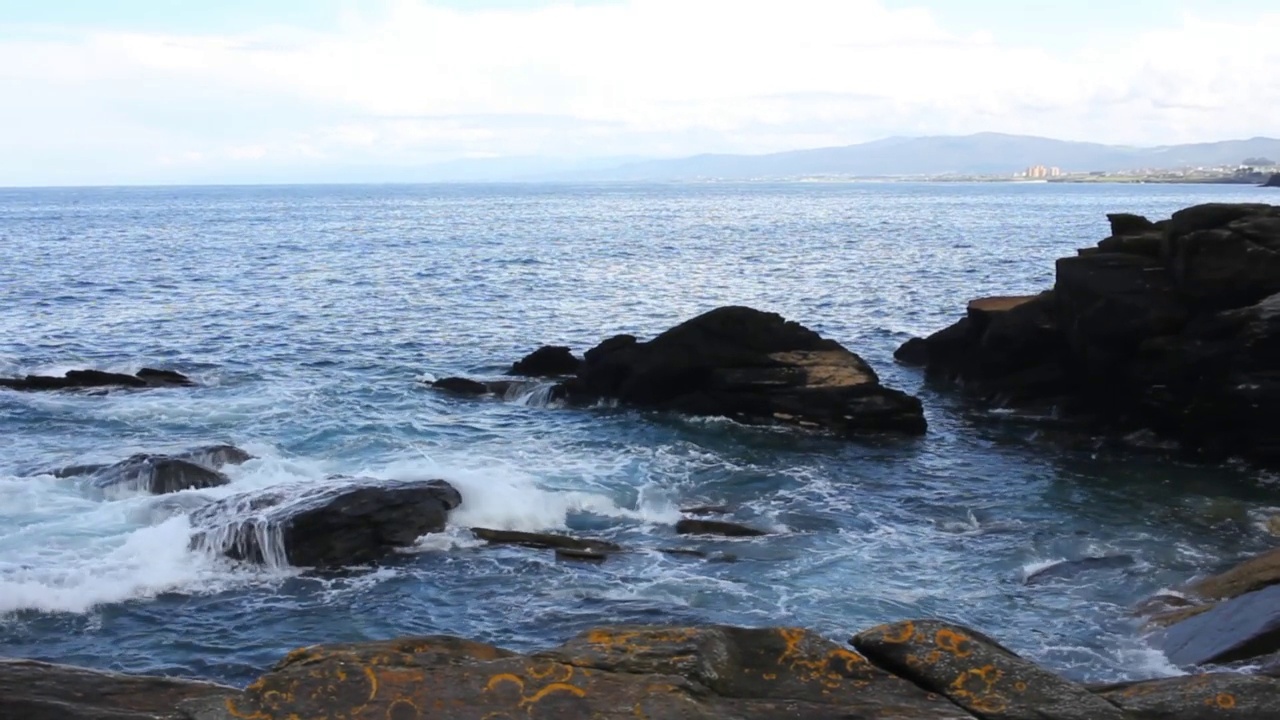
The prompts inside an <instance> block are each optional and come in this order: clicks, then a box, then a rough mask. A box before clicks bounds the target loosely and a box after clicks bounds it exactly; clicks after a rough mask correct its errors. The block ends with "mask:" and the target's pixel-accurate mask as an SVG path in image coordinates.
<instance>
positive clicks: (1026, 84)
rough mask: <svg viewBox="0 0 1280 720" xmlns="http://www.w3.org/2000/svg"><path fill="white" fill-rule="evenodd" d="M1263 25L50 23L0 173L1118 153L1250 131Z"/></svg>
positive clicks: (835, 8) (816, 2)
mask: <svg viewBox="0 0 1280 720" xmlns="http://www.w3.org/2000/svg"><path fill="white" fill-rule="evenodd" d="M14 35H15V33H13V32H10V33H8V35H7V36H8V37H10V38H13V37H14ZM1277 36H1280V14H1267V15H1260V16H1258V17H1256V18H1254V19H1253V21H1252V22H1249V23H1247V24H1232V23H1225V22H1215V21H1211V20H1208V19H1204V18H1200V17H1195V16H1191V15H1186V16H1182V17H1178V18H1172V19H1171V22H1170V23H1169V24H1168V25H1167V26H1165V27H1156V28H1152V29H1150V30H1145V31H1143V30H1141V29H1135V30H1134V32H1133V34H1132V36H1131V37H1130V41H1129V42H1126V43H1124V44H1123V45H1099V46H1082V47H1080V48H1077V49H1076V50H1075V51H1073V52H1070V53H1067V54H1063V53H1061V52H1050V51H1048V50H1046V49H1043V48H1041V47H1038V46H1037V45H1036V44H1035V43H1034V40H1033V39H1032V40H1029V41H1028V42H1025V43H1019V44H1007V43H1006V44H1001V43H999V42H997V41H996V40H995V39H994V36H993V35H992V34H991V33H989V32H979V33H973V34H967V35H966V34H959V33H956V32H953V31H951V30H949V29H948V28H946V27H943V26H942V25H941V24H940V22H939V21H938V20H937V19H935V17H934V16H932V15H931V14H929V13H928V12H926V11H924V10H919V9H901V10H893V9H888V8H886V7H885V6H884V5H883V4H882V3H881V2H879V1H878V0H787V1H786V2H783V1H782V0H776V1H774V0H768V1H766V0H737V1H733V2H731V1H729V0H630V1H629V2H623V3H618V4H609V5H587V6H575V5H570V4H562V5H553V6H547V7H540V8H531V9H511V10H483V11H467V10H458V9H453V8H448V7H443V6H437V5H433V4H431V3H430V2H429V1H428V0H396V1H394V2H389V3H386V4H384V5H381V6H378V7H377V9H376V10H371V11H368V10H367V11H366V12H365V14H357V15H348V16H345V17H344V18H343V19H342V21H341V22H340V23H339V24H338V25H337V26H336V27H335V28H334V29H332V30H330V31H324V32H321V31H315V30H301V29H294V28H286V27H269V28H262V29H260V30H257V31H254V32H250V33H245V34H242V35H235V36H231V35H204V34H194V33H193V34H187V35H175V34H169V35H164V34H156V33H139V32H134V33H127V32H110V31H94V30H62V31H60V32H56V33H48V32H45V33H41V34H39V35H33V36H31V37H28V39H9V40H0V92H2V93H4V97H6V98H17V99H19V100H20V102H7V103H5V104H4V106H5V107H4V108H3V109H0V151H2V152H5V153H6V154H7V155H10V156H11V157H22V158H25V159H26V163H25V165H27V166H29V168H28V171H26V172H24V171H23V169H22V168H21V167H18V166H14V167H10V168H8V174H7V175H0V183H6V182H10V183H11V182H23V181H24V180H23V178H32V179H31V180H28V181H41V178H45V179H46V181H57V178H61V177H68V178H70V177H73V176H76V177H79V176H84V177H85V178H98V177H101V178H103V179H109V178H116V179H117V180H123V181H130V180H137V179H142V178H146V177H149V173H152V172H153V171H155V170H156V169H158V168H173V167H178V166H181V167H183V168H189V167H193V166H201V165H203V166H205V167H207V168H210V169H211V171H213V170H215V169H216V170H218V171H219V172H230V171H232V170H234V169H237V168H238V169H239V171H242V172H244V173H246V175H245V176H246V177H251V172H252V169H253V168H255V167H259V168H268V167H270V168H276V169H279V168H285V167H288V166H289V165H290V163H307V164H309V166H315V165H317V164H320V165H323V164H324V163H331V164H350V163H361V164H366V165H376V164H389V165H406V164H414V163H423V162H435V161H441V160H448V159H451V158H459V157H476V156H484V157H495V156H528V155H559V156H569V157H586V156H601V155H612V154H627V155H676V154H689V153H696V152H703V151H713V152H768V151H776V150H784V149H792V148H797V147H805V146H814V145H821V144H846V143H852V142H858V141H863V140H869V139H874V138H876V137H881V136H884V135H889V134H933V133H968V132H978V131H984V130H995V131H1004V132H1024V133H1033V134H1040V135H1048V136H1054V137H1063V138H1070V139H1087V140H1097V141H1103V142H1121V143H1133V144H1156V143H1171V142H1181V141H1191V140H1210V139H1222V138H1226V137H1237V136H1252V135H1258V134H1264V133H1266V132H1272V133H1274V131H1275V128H1276V117H1275V114H1274V108H1276V107H1280V81H1278V80H1276V79H1275V73H1274V72H1273V69H1274V68H1275V67H1280V45H1277V44H1276V43H1275V42H1274V38H1275V37H1277ZM178 159H181V162H178ZM42 163H43V164H44V165H46V167H45V168H44V169H43V170H39V169H38V168H37V169H35V170H31V169H30V168H36V166H39V165H41V164H42ZM51 163H53V164H54V166H53V167H50V166H49V165H50V164H51ZM20 165H21V164H20ZM15 173H16V174H15ZM162 175H163V173H161V174H159V175H155V177H161V176H162Z"/></svg>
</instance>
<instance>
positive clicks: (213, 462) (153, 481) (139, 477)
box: [52, 445, 253, 495]
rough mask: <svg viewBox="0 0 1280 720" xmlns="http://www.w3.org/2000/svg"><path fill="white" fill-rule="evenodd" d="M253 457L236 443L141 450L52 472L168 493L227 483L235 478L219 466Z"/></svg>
mask: <svg viewBox="0 0 1280 720" xmlns="http://www.w3.org/2000/svg"><path fill="white" fill-rule="evenodd" d="M252 458H253V456H252V455H250V454H249V453H247V452H245V451H244V450H241V449H240V448H238V447H235V446H234V445H209V446H206V447H199V448H193V449H191V450H186V451H183V452H179V453H173V454H169V455H159V454H149V453H139V454H137V455H132V456H130V457H128V458H126V459H124V460H121V461H120V462H118V463H114V464H111V465H70V466H67V467H64V468H59V469H57V470H54V471H53V472H52V474H53V475H54V476H55V477H60V478H66V477H78V476H89V482H90V484H91V485H92V486H93V487H94V488H96V489H98V490H102V491H104V492H108V493H118V492H146V493H150V494H152V495H164V494H168V493H175V492H180V491H182V490H198V489H202V488H210V487H218V486H221V485H226V484H228V483H229V482H231V479H230V478H228V477H227V476H226V475H224V474H223V473H221V472H219V471H218V469H219V468H222V467H225V466H227V465H240V464H242V463H244V462H247V461H248V460H251V459H252Z"/></svg>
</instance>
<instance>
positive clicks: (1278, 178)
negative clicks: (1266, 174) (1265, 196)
mask: <svg viewBox="0 0 1280 720" xmlns="http://www.w3.org/2000/svg"><path fill="white" fill-rule="evenodd" d="M1262 187H1270V188H1280V173H1272V174H1271V177H1270V178H1269V179H1268V180H1267V181H1266V182H1265V183H1263V184H1262Z"/></svg>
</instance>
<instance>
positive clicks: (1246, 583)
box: [1187, 548, 1280, 600]
mask: <svg viewBox="0 0 1280 720" xmlns="http://www.w3.org/2000/svg"><path fill="white" fill-rule="evenodd" d="M1276 584H1280V548H1277V549H1275V550H1271V551H1269V552H1265V553H1262V554H1261V555H1257V556H1255V557H1252V558H1250V559H1248V560H1246V561H1244V562H1242V563H1240V564H1239V565H1236V566H1235V567H1233V568H1231V569H1230V570H1227V571H1226V572H1223V573H1219V574H1217V575H1211V576H1209V577H1207V578H1204V579H1202V580H1198V581H1196V582H1194V583H1192V584H1191V585H1190V586H1189V587H1188V588H1187V590H1188V591H1189V592H1191V593H1193V594H1194V595H1197V596H1199V597H1202V598H1205V599H1207V600H1227V599H1230V598H1233V597H1239V596H1240V595H1243V594H1245V593H1248V592H1253V591H1255V590H1261V589H1262V588H1265V587H1267V586H1268V585H1276Z"/></svg>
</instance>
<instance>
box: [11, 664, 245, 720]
mask: <svg viewBox="0 0 1280 720" xmlns="http://www.w3.org/2000/svg"><path fill="white" fill-rule="evenodd" d="M238 692H239V691H238V690H237V689H235V688H230V687H224V686H222V685H214V684H212V683H206V682H200V681H196V680H179V679H172V678H162V677H148V676H142V675H123V674H119V673H108V672H102V671H98V670H86V669H82V668H77V667H69V666H66V665H54V664H50V663H43V662H36V661H32V660H15V659H6V658H0V718H5V719H6V720H187V717H188V716H187V715H186V714H184V713H182V712H180V711H179V709H178V708H179V706H180V705H181V704H182V703H184V702H187V701H190V700H196V699H203V700H210V701H213V702H215V703H221V704H223V705H225V702H226V699H227V698H229V697H231V696H233V695H235V694H237V693H238Z"/></svg>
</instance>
